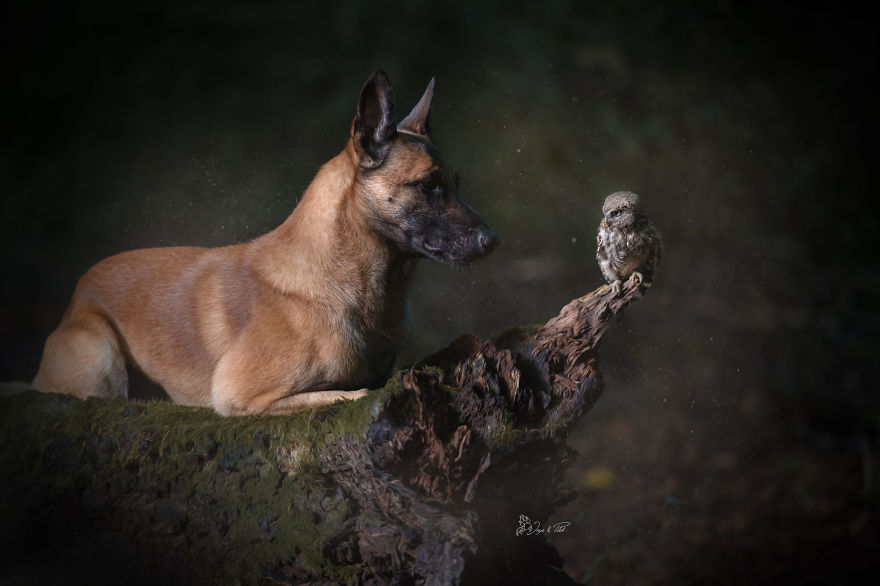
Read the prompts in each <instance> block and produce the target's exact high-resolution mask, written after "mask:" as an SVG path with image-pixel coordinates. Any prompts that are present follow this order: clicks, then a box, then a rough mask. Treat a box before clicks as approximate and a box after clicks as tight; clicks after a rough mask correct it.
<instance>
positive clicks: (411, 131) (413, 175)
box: [352, 72, 500, 264]
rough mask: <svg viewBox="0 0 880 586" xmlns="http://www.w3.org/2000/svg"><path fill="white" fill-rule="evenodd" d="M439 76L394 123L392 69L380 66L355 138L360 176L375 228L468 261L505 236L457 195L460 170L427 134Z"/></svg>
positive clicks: (432, 254)
mask: <svg viewBox="0 0 880 586" xmlns="http://www.w3.org/2000/svg"><path fill="white" fill-rule="evenodd" d="M433 90H434V80H431V83H430V84H429V85H428V89H427V90H426V91H425V95H424V96H422V99H421V100H420V101H419V103H418V104H417V105H416V107H415V108H413V111H412V112H410V114H409V115H408V116H407V117H406V118H405V119H404V120H403V121H402V122H401V123H400V124H398V125H397V127H396V128H395V127H394V126H393V122H392V119H393V108H394V97H393V94H392V93H391V85H390V83H389V82H388V79H387V76H385V74H384V73H382V72H377V73H375V74H374V75H373V76H372V77H371V78H370V79H369V80H368V81H367V83H366V85H365V86H364V89H363V90H362V92H361V97H360V101H359V102H358V115H357V116H356V117H355V120H354V123H353V125H352V137H353V140H354V145H355V152H356V153H357V155H358V157H359V163H360V167H359V170H358V175H357V181H358V183H359V187H360V188H361V189H360V193H361V194H362V198H363V204H364V205H365V206H366V208H367V211H368V214H367V216H368V217H369V218H370V222H371V225H372V228H373V229H374V230H375V231H376V232H378V233H379V234H382V235H383V236H384V237H386V238H388V239H389V240H391V241H392V242H394V243H395V244H396V245H397V247H398V248H399V249H400V250H401V251H402V252H403V253H405V254H412V255H417V256H424V257H426V258H430V259H433V260H438V261H441V262H447V263H452V264H467V263H470V262H473V261H475V260H477V259H479V258H481V257H483V256H486V255H487V254H489V253H490V252H492V251H493V250H494V249H495V247H497V246H498V244H499V242H500V240H499V239H498V236H497V235H496V234H495V233H494V232H493V231H492V230H491V229H490V228H489V226H488V225H487V224H486V222H485V221H483V219H482V218H481V217H480V216H479V214H477V213H476V212H475V211H474V210H473V209H472V208H471V207H470V206H468V205H467V204H465V203H463V202H462V201H461V200H460V199H458V175H457V174H456V173H455V172H454V171H453V170H452V169H451V168H449V167H448V166H447V165H446V164H445V163H444V162H443V159H442V157H441V156H440V153H439V152H438V151H437V149H436V148H435V147H434V146H433V144H431V141H430V139H429V138H428V136H427V129H428V116H429V113H430V105H431V98H432V96H433Z"/></svg>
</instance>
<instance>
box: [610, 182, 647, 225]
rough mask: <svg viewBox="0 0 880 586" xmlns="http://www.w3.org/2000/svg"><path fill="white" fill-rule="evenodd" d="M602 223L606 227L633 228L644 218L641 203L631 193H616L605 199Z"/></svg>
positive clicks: (636, 196) (637, 197)
mask: <svg viewBox="0 0 880 586" xmlns="http://www.w3.org/2000/svg"><path fill="white" fill-rule="evenodd" d="M602 213H603V214H604V216H605V217H604V218H602V223H603V224H604V225H606V226H608V227H620V228H625V227H629V226H633V225H635V224H636V223H638V222H639V221H640V220H641V218H643V217H644V215H645V212H644V210H643V209H642V202H641V201H639V196H638V195H636V194H635V193H633V192H632V191H616V192H614V193H612V194H611V195H609V196H608V197H606V198H605V203H604V204H603V205H602Z"/></svg>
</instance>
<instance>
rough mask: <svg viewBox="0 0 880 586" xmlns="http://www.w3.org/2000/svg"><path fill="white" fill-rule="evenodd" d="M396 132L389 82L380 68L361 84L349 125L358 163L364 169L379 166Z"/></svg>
mask: <svg viewBox="0 0 880 586" xmlns="http://www.w3.org/2000/svg"><path fill="white" fill-rule="evenodd" d="M395 132H396V128H395V126H394V92H393V91H392V89H391V80H390V79H388V74H386V73H385V72H384V71H382V70H381V69H379V70H377V71H376V72H375V73H373V75H371V76H370V79H368V80H367V83H365V84H364V87H363V89H362V90H361V97H360V99H359V100H358V108H357V116H355V118H354V122H353V123H352V141H353V142H354V150H355V152H356V153H357V154H358V158H359V159H360V164H361V165H362V166H363V167H367V168H373V167H378V166H379V165H381V164H382V162H383V161H384V160H385V157H386V156H387V155H388V150H389V149H390V148H391V141H392V139H393V138H394V133H395Z"/></svg>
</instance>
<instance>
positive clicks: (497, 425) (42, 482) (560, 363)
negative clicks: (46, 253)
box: [0, 284, 644, 584]
mask: <svg viewBox="0 0 880 586" xmlns="http://www.w3.org/2000/svg"><path fill="white" fill-rule="evenodd" d="M643 292H644V290H643V289H639V288H638V287H636V286H634V285H632V284H628V285H627V286H626V287H625V288H624V290H623V291H622V292H621V293H620V294H619V295H617V296H613V295H612V294H611V292H610V289H609V288H608V287H601V288H600V289H597V290H596V291H593V292H592V293H590V294H588V295H586V296H584V297H582V298H580V299H576V300H574V301H572V302H571V303H569V304H568V305H567V306H565V308H563V309H562V311H561V312H560V314H559V315H558V316H556V317H555V318H553V319H551V320H550V321H548V322H547V323H546V324H545V325H543V326H535V327H531V328H511V329H508V330H506V331H504V332H502V333H501V334H500V335H498V336H496V337H495V338H494V339H493V340H491V341H485V342H484V341H481V340H478V339H476V338H474V337H472V336H465V337H462V338H460V339H458V340H456V341H455V342H453V343H452V344H451V345H450V346H449V347H448V348H446V349H445V350H443V351H441V352H439V353H437V354H435V355H434V356H431V357H429V358H427V359H425V360H423V361H421V362H420V363H418V364H416V365H414V367H413V368H411V369H409V370H405V371H402V372H399V373H397V374H396V375H395V376H394V377H392V378H391V380H389V381H388V383H387V384H386V386H385V387H384V388H382V389H378V390H376V391H373V392H371V393H369V395H368V396H367V397H365V398H363V399H361V400H359V401H354V402H348V403H342V404H337V405H332V406H329V407H324V408H320V409H316V410H312V411H306V412H302V413H297V414H295V415H292V416H286V417H240V418H235V417H232V418H223V417H219V416H217V415H216V414H214V413H213V412H212V411H210V410H208V409H200V408H192V407H184V406H180V405H174V404H171V403H165V402H138V401H121V400H97V399H93V400H87V401H79V400H76V399H72V398H69V397H64V396H59V395H47V394H40V393H36V392H26V393H21V394H17V395H14V396H9V397H5V398H2V399H0V491H2V499H0V551H2V552H4V553H3V555H4V557H6V558H7V559H6V560H5V562H4V565H3V568H4V569H0V578H3V579H2V580H0V581H3V582H4V583H6V582H7V581H9V582H11V583H37V582H41V581H42V582H48V581H53V582H55V581H59V580H61V581H63V582H64V583H88V584H101V583H129V584H130V583H147V582H149V583H165V584H168V583H175V584H176V583H187V584H201V583H218V584H231V583H244V584H251V583H262V582H271V583H287V584H336V583H351V584H358V583H363V584H453V583H461V584H482V583H503V584H549V583H552V584H569V583H572V582H571V580H570V579H569V578H568V576H567V575H566V574H565V573H564V572H563V571H562V569H561V567H562V564H563V560H562V559H561V558H560V556H559V554H558V553H557V552H556V550H555V548H553V546H552V545H550V544H549V542H548V540H547V539H546V536H545V535H516V534H515V530H516V529H517V523H518V520H519V518H520V515H527V516H529V517H531V518H533V519H542V520H544V519H550V517H551V514H552V513H553V511H554V510H555V509H556V508H557V507H559V506H560V505H562V504H564V503H566V502H568V501H569V500H570V499H571V498H573V493H572V491H570V490H566V489H564V488H563V476H564V473H565V470H566V468H567V467H568V466H569V464H570V460H571V453H570V450H569V449H568V448H567V447H566V445H565V443H564V441H563V438H564V437H565V435H566V433H567V431H568V430H569V429H570V427H571V425H572V424H573V423H574V422H575V421H577V419H578V418H579V417H580V416H581V415H583V414H584V413H585V412H586V411H587V410H589V409H590V408H591V407H592V405H593V404H594V403H595V401H596V400H597V399H598V397H599V395H600V393H601V392H602V387H603V383H602V378H601V375H600V373H599V370H598V366H597V357H598V354H597V350H598V346H599V343H600V342H601V339H602V336H603V334H604V333H605V332H606V331H607V329H608V327H609V326H610V325H612V324H613V322H614V319H615V317H616V316H618V315H619V314H620V312H621V311H622V310H623V309H624V308H625V307H626V306H627V305H628V304H629V303H630V302H631V301H632V300H634V299H636V298H638V297H639V296H641V294H642V293H643Z"/></svg>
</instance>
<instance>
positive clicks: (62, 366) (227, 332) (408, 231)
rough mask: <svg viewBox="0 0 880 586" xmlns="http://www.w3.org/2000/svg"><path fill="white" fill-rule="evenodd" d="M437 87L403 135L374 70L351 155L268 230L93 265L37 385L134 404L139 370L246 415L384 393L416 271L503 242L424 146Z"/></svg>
mask: <svg viewBox="0 0 880 586" xmlns="http://www.w3.org/2000/svg"><path fill="white" fill-rule="evenodd" d="M433 87H434V81H433V80H431V83H430V84H429V85H428V89H427V90H426V91H425V94H424V96H422V99H421V100H420V101H419V103H418V104H417V105H416V107H415V108H414V109H413V111H412V112H411V113H410V114H409V115H408V116H407V117H406V118H405V119H404V120H403V121H402V122H400V124H398V125H396V126H395V124H394V122H393V117H394V95H393V93H392V90H391V82H390V81H389V79H388V76H387V75H386V74H385V73H384V72H382V71H377V72H376V73H374V74H373V75H372V76H371V77H370V78H369V79H368V80H367V82H366V84H365V85H364V87H363V89H362V90H361V95H360V99H359V101H358V106H357V115H356V116H355V118H354V122H353V123H352V126H351V137H350V139H349V141H348V142H347V144H346V145H345V148H344V149H343V150H342V152H341V153H340V154H339V155H337V156H336V157H335V158H333V159H331V160H330V161H329V162H327V163H326V164H324V165H323V166H322V167H321V169H320V170H319V171H318V174H317V175H316V176H315V178H314V180H313V181H312V183H311V185H310V186H309V188H308V189H307V190H306V192H305V194H304V195H303V198H302V201H301V202H300V203H299V205H298V206H297V207H296V209H294V211H293V213H292V214H291V215H290V217H288V218H287V220H286V221H285V222H284V223H283V224H282V225H281V226H279V227H278V228H276V229H275V230H273V231H272V232H269V233H268V234H265V235H263V236H261V237H259V238H257V239H256V240H254V241H252V242H248V243H246V244H240V245H235V246H226V247H222V248H189V247H187V248H183V247H177V248H153V249H145V250H135V251H131V252H124V253H122V254H118V255H116V256H112V257H110V258H107V259H104V260H103V261H101V262H99V263H98V264H97V265H95V266H94V267H92V268H91V269H90V270H89V271H88V272H87V273H86V274H85V275H84V276H83V277H82V278H81V279H80V281H79V283H78V284H77V286H76V290H75V292H74V294H73V299H72V301H71V303H70V306H69V307H68V309H67V312H66V313H65V314H64V318H63V319H62V322H61V325H60V326H59V327H58V329H56V330H55V331H54V332H53V333H52V334H51V335H50V336H49V338H48V340H47V341H46V347H45V349H44V351H43V359H42V362H41V364H40V370H39V372H38V373H37V376H36V378H35V379H34V386H35V387H36V388H38V389H39V390H42V391H48V392H57V393H67V394H70V395H75V396H77V397H90V396H99V397H126V396H127V394H128V377H127V373H126V367H125V365H126V360H127V361H128V362H129V363H130V364H132V365H133V366H135V367H136V368H138V369H140V370H142V371H143V372H144V373H145V374H146V375H147V376H148V377H149V378H150V379H152V380H153V381H155V382H156V383H158V384H160V385H161V386H162V387H163V388H164V389H165V390H166V392H167V393H168V395H169V396H170V397H171V399H172V400H174V401H175V402H177V403H183V404H187V405H202V406H211V407H213V408H214V409H215V410H216V411H217V412H218V413H221V414H224V415H239V414H248V413H266V414H277V413H289V412H291V411H295V410H298V409H302V408H306V407H311V406H315V405H322V404H325V403H329V402H332V401H336V400H338V399H351V398H357V397H360V396H363V394H364V393H365V392H366V389H363V388H362V387H365V386H370V385H376V384H381V383H382V382H383V381H384V380H385V378H386V377H387V376H388V374H389V373H390V370H391V367H392V365H393V362H394V358H395V356H396V354H397V351H398V347H399V345H400V342H401V340H403V338H404V336H405V333H406V329H407V314H408V307H407V300H406V289H407V283H408V281H409V278H410V275H411V274H412V269H413V261H414V260H415V259H417V258H418V257H427V258H431V259H434V260H439V261H443V262H448V263H454V264H464V263H468V262H470V261H473V260H475V259H477V258H479V257H481V256H484V255H486V254H488V253H489V252H491V251H492V250H493V249H494V248H495V246H497V244H498V237H497V236H496V235H495V234H494V233H493V232H492V231H491V230H490V229H489V227H488V226H487V225H486V223H485V222H484V221H483V220H482V218H480V216H479V215H477V213H476V212H474V211H473V210H472V209H471V208H470V207H468V206H467V205H465V204H464V203H462V202H461V201H460V200H459V199H458V196H457V191H458V177H457V176H456V174H455V172H454V171H453V170H452V169H450V168H449V167H448V166H446V164H445V163H444V162H443V160H442V159H441V157H440V154H439V153H438V152H437V150H436V149H435V148H434V146H433V144H432V143H431V141H430V140H429V139H428V136H427V128H428V114H429V110H430V107H431V99H432V96H433ZM339 389H361V390H360V391H345V390H339Z"/></svg>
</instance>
